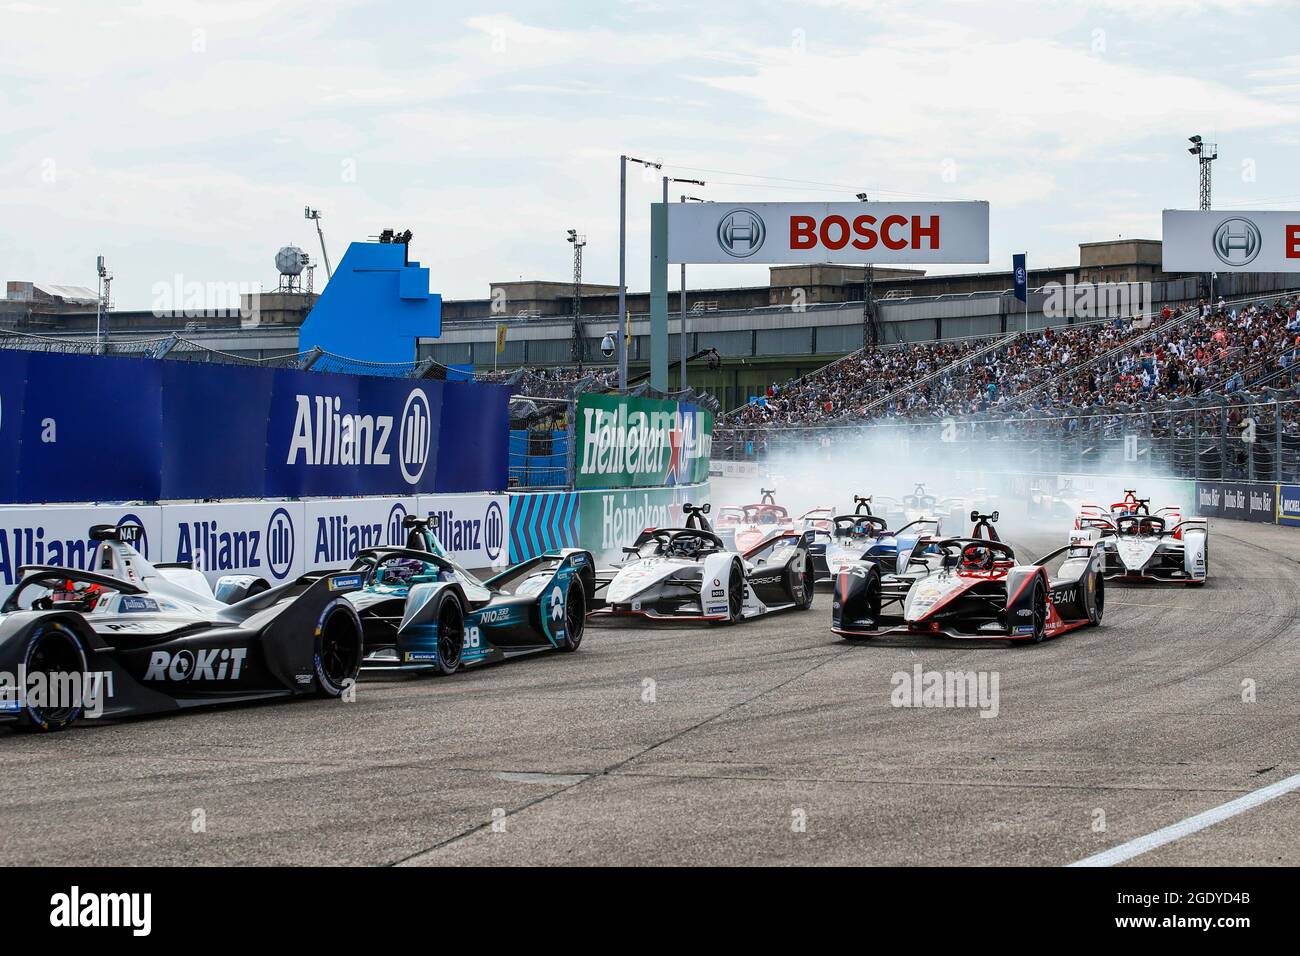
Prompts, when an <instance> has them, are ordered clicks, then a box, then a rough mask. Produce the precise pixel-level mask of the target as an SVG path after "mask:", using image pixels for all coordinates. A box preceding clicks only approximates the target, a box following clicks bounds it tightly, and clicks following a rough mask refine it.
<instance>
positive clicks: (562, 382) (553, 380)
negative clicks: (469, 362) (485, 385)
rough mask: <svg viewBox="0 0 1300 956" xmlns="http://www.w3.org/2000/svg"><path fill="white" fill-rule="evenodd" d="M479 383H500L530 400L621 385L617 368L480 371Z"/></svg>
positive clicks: (566, 396) (477, 377)
mask: <svg viewBox="0 0 1300 956" xmlns="http://www.w3.org/2000/svg"><path fill="white" fill-rule="evenodd" d="M475 378H476V379H477V380H478V381H480V382H499V383H503V384H506V385H509V386H510V387H511V390H512V391H513V392H514V394H516V395H522V396H525V397H528V398H569V397H571V396H572V395H573V394H574V393H575V392H600V391H605V390H607V389H611V388H615V387H617V385H618V372H617V370H615V369H600V368H586V369H579V368H515V369H509V370H503V371H499V372H480V373H478V374H476V375H475Z"/></svg>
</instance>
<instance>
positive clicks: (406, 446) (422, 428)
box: [398, 388, 433, 485]
mask: <svg viewBox="0 0 1300 956" xmlns="http://www.w3.org/2000/svg"><path fill="white" fill-rule="evenodd" d="M432 420H433V415H432V414H431V412H430V411H429V398H428V396H426V395H425V394H424V389H421V388H416V389H412V390H411V394H410V395H408V396H406V404H405V405H404V406H403V407H402V428H401V431H400V432H399V434H398V441H399V443H400V456H401V464H402V477H403V478H405V479H406V483H407V484H409V485H414V484H418V483H419V481H420V478H421V477H422V476H423V475H424V466H425V464H426V463H427V462H428V460H429V442H430V439H431V438H432V434H433V432H432V428H431V425H432Z"/></svg>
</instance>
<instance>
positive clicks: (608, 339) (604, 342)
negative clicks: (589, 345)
mask: <svg viewBox="0 0 1300 956" xmlns="http://www.w3.org/2000/svg"><path fill="white" fill-rule="evenodd" d="M600 354H601V355H603V356H605V358H609V357H610V356H612V355H613V354H614V333H613V332H606V333H605V337H604V338H603V339H601V340H600Z"/></svg>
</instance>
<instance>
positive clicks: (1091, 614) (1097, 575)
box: [1088, 571, 1106, 627]
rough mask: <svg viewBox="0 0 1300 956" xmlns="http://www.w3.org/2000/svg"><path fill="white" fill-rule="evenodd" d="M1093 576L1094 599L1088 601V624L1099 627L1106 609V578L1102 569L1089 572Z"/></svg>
mask: <svg viewBox="0 0 1300 956" xmlns="http://www.w3.org/2000/svg"><path fill="white" fill-rule="evenodd" d="M1089 573H1090V574H1091V575H1092V578H1093V592H1092V600H1091V601H1089V602H1088V626H1089V627H1099V626H1100V625H1101V618H1102V614H1104V613H1105V611H1106V579H1105V578H1104V577H1102V574H1101V572H1100V571H1091V572H1089Z"/></svg>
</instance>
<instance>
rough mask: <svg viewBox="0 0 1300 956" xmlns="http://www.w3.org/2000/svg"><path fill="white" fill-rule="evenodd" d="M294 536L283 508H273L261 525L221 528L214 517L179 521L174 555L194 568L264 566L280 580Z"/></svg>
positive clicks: (248, 568)
mask: <svg viewBox="0 0 1300 956" xmlns="http://www.w3.org/2000/svg"><path fill="white" fill-rule="evenodd" d="M296 539H297V535H296V534H295V532H294V527H293V519H292V518H291V517H290V516H289V512H288V511H287V510H286V509H284V508H276V509H275V511H274V512H272V514H271V517H270V519H269V520H268V521H267V523H266V528H265V530H263V529H261V528H248V527H235V528H223V527H221V525H220V523H219V522H217V521H215V520H200V521H186V522H179V523H178V524H177V525H176V557H175V560H176V561H179V562H187V563H189V564H190V565H192V566H193V567H194V569H195V570H196V571H254V570H257V569H260V568H263V567H264V568H266V570H267V571H269V572H270V573H271V576H272V577H273V578H276V579H277V580H278V579H283V578H284V577H286V576H287V575H288V573H289V570H290V568H291V567H292V566H293V556H294V549H295V541H296Z"/></svg>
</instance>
